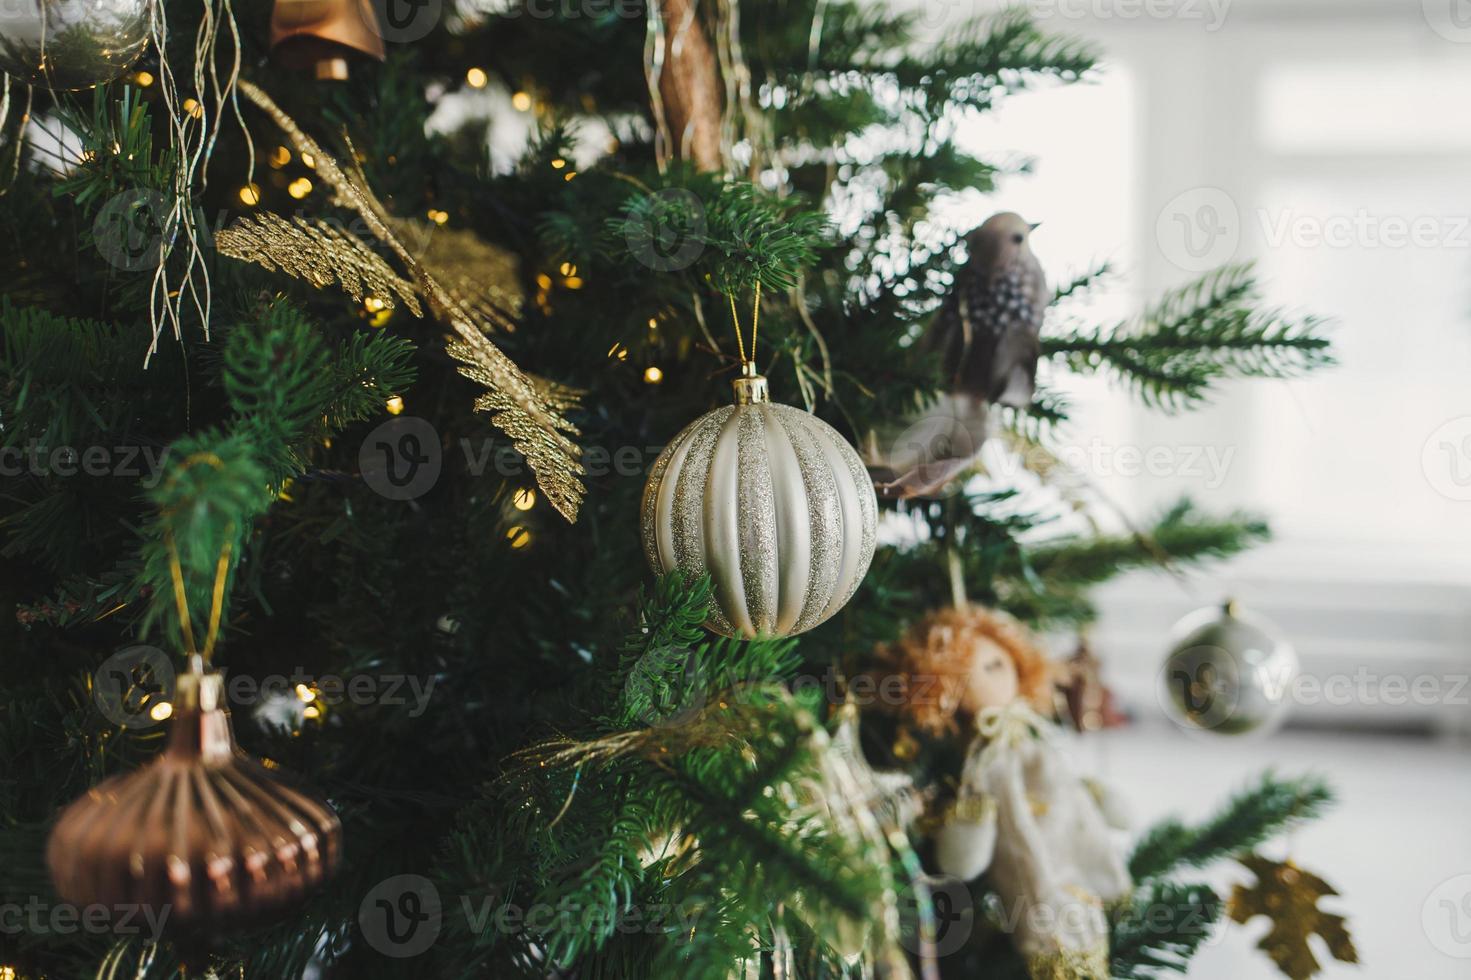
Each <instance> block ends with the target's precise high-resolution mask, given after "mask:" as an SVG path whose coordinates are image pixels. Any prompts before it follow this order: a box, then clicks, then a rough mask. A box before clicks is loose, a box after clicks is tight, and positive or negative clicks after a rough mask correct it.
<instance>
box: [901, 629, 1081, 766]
mask: <svg viewBox="0 0 1471 980" xmlns="http://www.w3.org/2000/svg"><path fill="white" fill-rule="evenodd" d="M980 639H985V640H990V641H991V642H992V643H995V644H996V645H997V646H999V647H1000V648H1001V649H1002V650H1004V651H1006V653H1007V655H1008V656H1010V657H1011V659H1012V662H1013V663H1015V664H1016V673H1017V680H1018V686H1019V690H1020V696H1021V697H1023V698H1025V699H1027V700H1028V701H1030V702H1031V703H1032V705H1033V706H1034V707H1036V708H1038V709H1039V710H1042V711H1044V712H1045V711H1050V710H1051V708H1052V703H1051V698H1052V679H1053V675H1052V667H1051V665H1050V664H1049V663H1048V660H1047V657H1046V654H1044V653H1043V651H1042V648H1041V647H1040V646H1038V644H1037V641H1036V640H1034V639H1033V638H1032V636H1031V634H1030V633H1028V632H1027V631H1026V629H1025V628H1024V627H1023V626H1022V625H1021V624H1020V623H1018V622H1017V621H1016V620H1014V619H1012V618H1011V617H1010V616H1007V615H1006V614H1005V613H1000V612H996V611H995V610H992V609H986V608H984V607H981V606H968V607H966V608H964V609H953V608H952V609H941V610H937V611H935V612H932V613H929V614H928V615H926V616H925V617H924V618H923V619H921V620H919V621H918V622H917V623H915V624H914V625H913V626H911V627H910V628H909V629H908V630H907V631H905V633H904V635H903V636H902V637H900V638H899V641H898V642H897V643H892V644H888V643H886V644H881V645H880V646H879V647H878V649H877V650H876V651H875V659H876V662H877V665H876V668H875V670H874V671H873V673H874V675H875V678H876V680H878V682H879V689H880V690H886V691H889V692H894V693H896V694H898V695H899V696H898V697H897V698H892V697H891V698H888V699H885V702H884V707H885V709H886V710H888V711H889V712H891V713H893V714H896V715H898V716H900V717H901V718H902V719H903V720H905V721H907V722H909V723H910V724H912V725H914V726H915V727H916V728H918V729H919V730H920V731H923V732H926V733H928V734H930V735H934V736H937V737H943V736H946V735H953V734H955V733H957V732H961V731H967V730H969V728H970V726H971V725H972V724H973V722H974V720H975V708H974V706H972V705H969V704H967V700H968V699H967V693H968V691H969V681H970V670H971V659H972V657H973V656H974V652H975V644H976V641H977V640H980Z"/></svg>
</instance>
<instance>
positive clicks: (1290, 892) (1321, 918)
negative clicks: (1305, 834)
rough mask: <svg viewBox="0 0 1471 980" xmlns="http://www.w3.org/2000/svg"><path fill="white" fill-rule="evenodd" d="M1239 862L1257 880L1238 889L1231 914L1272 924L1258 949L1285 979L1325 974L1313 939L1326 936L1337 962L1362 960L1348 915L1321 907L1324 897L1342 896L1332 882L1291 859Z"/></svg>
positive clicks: (1255, 858) (1250, 858) (1238, 918)
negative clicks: (1345, 917) (1346, 922)
mask: <svg viewBox="0 0 1471 980" xmlns="http://www.w3.org/2000/svg"><path fill="white" fill-rule="evenodd" d="M1239 860H1240V861H1241V863H1242V864H1243V865H1245V866H1246V868H1247V870H1249V871H1250V872H1251V873H1252V874H1254V875H1256V879H1257V881H1256V884H1254V885H1251V886H1247V885H1237V886H1236V888H1235V889H1234V890H1233V891H1232V893H1231V901H1230V904H1229V905H1228V906H1227V911H1228V912H1229V914H1230V916H1231V918H1232V919H1233V920H1234V921H1236V922H1240V923H1245V922H1247V921H1249V920H1250V919H1252V918H1253V917H1254V916H1258V915H1264V916H1266V917H1267V918H1268V919H1270V920H1271V922H1272V928H1271V929H1270V930H1269V931H1268V932H1267V934H1266V935H1265V936H1263V937H1262V941H1261V942H1259V943H1257V948H1258V949H1260V950H1261V951H1262V952H1264V953H1266V954H1267V955H1268V956H1269V957H1271V959H1272V962H1273V963H1275V964H1277V969H1279V970H1281V971H1282V974H1283V976H1286V977H1290V978H1291V980H1308V978H1309V977H1314V976H1317V975H1318V974H1319V973H1320V972H1322V969H1323V967H1322V965H1321V964H1320V963H1319V962H1318V960H1317V958H1316V957H1315V956H1313V951H1312V948H1311V947H1310V946H1309V945H1308V938H1309V937H1311V936H1313V935H1318V936H1321V937H1322V939H1323V942H1324V943H1325V944H1326V945H1327V947H1328V952H1329V953H1331V954H1332V955H1333V958H1334V959H1336V960H1339V961H1340V962H1343V963H1357V962H1358V961H1359V954H1358V951H1357V950H1356V949H1354V942H1353V938H1352V937H1350V936H1349V934H1348V928H1347V927H1346V926H1345V925H1344V921H1343V916H1341V915H1333V914H1332V913H1330V912H1323V911H1321V910H1319V908H1318V900H1319V899H1322V898H1326V897H1328V896H1330V895H1337V894H1338V892H1336V891H1334V890H1333V888H1332V887H1331V886H1330V885H1329V884H1328V883H1327V882H1326V881H1324V880H1323V879H1322V878H1319V877H1318V876H1317V875H1314V874H1309V873H1308V872H1306V871H1304V870H1302V869H1301V868H1299V867H1298V866H1297V865H1295V864H1293V863H1292V862H1291V861H1281V862H1278V861H1270V860H1268V859H1267V858H1264V857H1261V856H1259V855H1256V854H1251V855H1248V856H1246V857H1244V858H1240V859H1239Z"/></svg>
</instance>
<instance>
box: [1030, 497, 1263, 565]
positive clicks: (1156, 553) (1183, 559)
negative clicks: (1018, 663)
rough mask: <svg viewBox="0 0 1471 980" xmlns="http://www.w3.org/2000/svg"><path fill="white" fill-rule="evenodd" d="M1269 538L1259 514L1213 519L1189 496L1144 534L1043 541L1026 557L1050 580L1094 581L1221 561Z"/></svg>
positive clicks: (1234, 515) (1232, 515) (1233, 515)
mask: <svg viewBox="0 0 1471 980" xmlns="http://www.w3.org/2000/svg"><path fill="white" fill-rule="evenodd" d="M1270 537H1271V531H1270V530H1269V528H1268V527H1267V524H1266V522H1265V521H1263V520H1262V519H1261V518H1258V517H1255V516H1252V515H1248V514H1231V515H1227V516H1226V517H1223V518H1212V517H1209V516H1206V515H1203V514H1201V513H1200V512H1199V511H1197V510H1196V509H1195V506H1194V504H1192V503H1191V502H1190V501H1189V500H1188V499H1186V500H1181V501H1180V502H1179V503H1177V504H1176V505H1175V506H1174V507H1172V508H1170V510H1169V511H1167V512H1166V513H1165V514H1164V515H1163V516H1162V517H1161V518H1160V519H1159V520H1158V521H1157V522H1156V523H1155V525H1154V526H1153V527H1152V528H1150V529H1149V530H1148V531H1146V532H1141V533H1138V534H1126V535H1116V536H1107V535H1099V536H1096V537H1089V538H1081V539H1075V540H1069V541H1063V542H1058V543H1053V544H1046V545H1041V546H1039V547H1037V548H1033V549H1030V550H1028V551H1027V552H1026V553H1025V555H1026V557H1025V560H1026V564H1027V566H1028V567H1029V568H1030V569H1031V571H1032V572H1033V573H1035V574H1036V575H1037V576H1039V577H1040V578H1041V579H1043V580H1044V581H1046V582H1048V583H1049V584H1055V585H1060V586H1080V585H1096V584H1098V583H1099V582H1104V581H1107V580H1108V579H1110V578H1113V577H1115V576H1117V575H1120V574H1123V573H1124V572H1126V571H1129V570H1130V569H1134V568H1141V567H1145V568H1147V567H1150V566H1159V565H1163V564H1165V563H1170V564H1173V565H1177V566H1186V565H1194V564H1200V563H1203V562H1207V561H1219V560H1221V559H1224V558H1229V557H1231V556H1232V555H1235V554H1239V553H1240V552H1242V551H1245V550H1246V549H1247V548H1249V547H1251V546H1253V545H1255V544H1258V543H1260V542H1262V541H1266V540H1268V539H1269V538H1270Z"/></svg>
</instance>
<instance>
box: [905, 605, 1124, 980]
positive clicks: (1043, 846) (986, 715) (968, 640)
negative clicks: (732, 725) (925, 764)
mask: <svg viewBox="0 0 1471 980" xmlns="http://www.w3.org/2000/svg"><path fill="white" fill-rule="evenodd" d="M880 658H881V660H882V661H884V662H885V663H884V666H885V667H886V668H887V669H888V670H889V671H890V672H891V673H892V676H894V677H896V678H898V679H899V680H900V682H901V685H900V686H901V687H902V688H903V689H904V693H905V696H904V698H903V699H902V700H901V703H902V708H901V713H902V714H903V715H904V716H905V718H904V719H903V720H904V722H905V723H906V724H908V725H911V726H913V727H914V728H915V729H917V730H918V731H919V732H920V733H921V734H922V735H926V736H929V737H932V738H941V739H946V740H949V739H951V738H960V739H965V740H968V745H967V748H966V752H965V756H964V760H965V761H964V764H963V766H962V767H961V771H960V774H959V784H958V787H957V788H956V792H955V798H954V800H953V801H952V802H950V803H949V804H948V805H946V806H944V807H943V808H942V809H941V811H940V814H939V818H938V820H937V821H935V823H937V824H938V829H937V830H935V831H934V848H935V861H936V863H937V864H938V865H939V868H940V870H941V871H943V872H945V873H946V874H949V875H953V876H955V877H957V878H960V879H962V880H964V881H970V880H972V879H974V878H976V877H978V876H979V875H981V874H982V873H988V874H989V882H990V884H991V886H992V887H993V888H994V890H995V892H996V895H997V897H998V898H999V899H1000V903H1001V908H1000V912H1001V918H1002V925H1003V927H1004V928H1005V929H1007V930H1008V931H1009V932H1011V934H1012V939H1013V941H1014V943H1015V945H1016V948H1017V950H1018V952H1020V953H1021V955H1022V957H1023V958H1024V959H1025V960H1026V963H1027V969H1028V972H1029V973H1030V975H1031V977H1032V978H1033V980H1106V978H1107V977H1108V976H1109V969H1108V921H1107V917H1106V915H1105V910H1104V909H1105V905H1106V904H1107V903H1109V902H1112V901H1114V900H1116V899H1119V898H1122V897H1124V896H1125V895H1126V894H1127V893H1128V891H1129V889H1130V880H1129V875H1128V872H1127V870H1126V869H1125V867H1124V863H1123V860H1122V858H1121V856H1120V854H1119V852H1118V850H1117V849H1116V848H1115V846H1114V844H1113V842H1112V841H1111V840H1110V825H1111V821H1110V820H1109V819H1107V818H1106V817H1105V812H1108V813H1110V815H1116V814H1117V810H1118V808H1117V807H1112V806H1105V805H1104V802H1105V801H1104V800H1103V797H1102V793H1101V791H1100V788H1099V787H1098V786H1097V785H1096V784H1092V785H1090V784H1089V783H1087V782H1085V781H1084V780H1082V779H1080V778H1078V776H1077V775H1076V774H1075V773H1074V772H1073V770H1072V768H1071V766H1070V765H1069V761H1068V759H1067V757H1066V754H1065V752H1064V749H1063V746H1062V744H1061V739H1060V733H1059V730H1058V729H1057V726H1055V725H1054V724H1053V723H1052V722H1051V721H1049V720H1047V719H1046V718H1044V717H1042V715H1041V714H1039V713H1038V711H1037V707H1045V706H1046V705H1047V703H1048V699H1049V698H1050V694H1051V683H1050V677H1049V671H1048V666H1047V661H1046V659H1045V657H1044V656H1043V654H1042V652H1041V650H1040V649H1039V648H1038V646H1037V645H1036V643H1035V642H1034V641H1033V640H1032V639H1031V637H1030V636H1028V635H1027V633H1026V632H1025V631H1024V630H1023V629H1022V627H1021V626H1020V625H1019V624H1017V623H1016V622H1014V621H1013V620H1011V619H1009V618H1008V617H1005V616H1003V615H1002V614H1000V613H996V612H993V611H991V610H987V609H984V608H980V607H974V606H972V607H967V608H964V609H947V610H943V611H940V612H936V613H932V614H930V615H929V616H927V617H926V618H925V619H923V620H921V621H920V622H919V623H917V624H916V625H915V626H914V627H912V628H911V629H910V630H909V632H908V633H906V634H905V636H904V637H903V638H902V639H901V640H900V641H899V643H898V644H896V645H895V646H893V647H890V648H885V649H883V650H881V651H880ZM1120 822H1121V821H1118V820H1115V821H1112V823H1113V825H1114V826H1117V825H1118V823H1120Z"/></svg>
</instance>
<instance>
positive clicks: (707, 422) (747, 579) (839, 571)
mask: <svg viewBox="0 0 1471 980" xmlns="http://www.w3.org/2000/svg"><path fill="white" fill-rule="evenodd" d="M735 395H736V404H735V405H734V406H729V407H726V408H718V409H716V410H715V411H713V412H709V413H707V414H705V415H703V416H701V417H700V418H699V419H697V420H696V421H695V422H694V423H693V424H692V425H690V426H689V427H688V428H686V429H685V430H684V431H683V432H681V433H680V434H679V435H678V436H676V437H675V438H674V440H673V441H672V442H671V443H670V444H669V445H668V446H667V447H666V448H665V450H664V452H663V453H661V454H660V456H659V458H658V460H657V461H655V463H654V468H653V470H652V471H651V472H650V474H649V481H648V483H647V484H646V485H645V487H644V497H643V509H642V522H641V523H642V528H643V541H644V551H645V553H646V555H647V557H648V559H649V564H650V565H651V566H653V568H654V571H655V572H669V571H673V570H675V569H679V570H680V571H682V572H683V573H684V574H685V576H686V578H699V577H701V576H704V575H706V574H708V575H710V577H711V580H712V583H713V586H714V588H713V590H712V595H711V600H710V618H709V620H708V622H707V624H706V625H708V626H709V627H710V628H711V629H713V630H715V631H716V632H718V633H723V634H724V635H726V636H743V637H754V636H757V635H761V636H793V635H795V634H797V633H802V632H805V631H806V630H810V629H812V628H813V627H814V626H816V625H818V624H819V623H821V622H823V621H824V620H826V619H828V618H829V617H831V616H832V615H833V614H834V613H836V612H837V611H838V610H839V609H841V608H843V606H844V605H846V604H847V602H848V600H849V599H851V598H852V597H853V593H854V592H856V591H857V589H858V585H859V583H860V582H862V581H863V576H864V574H865V573H866V572H867V571H868V565H869V562H870V561H872V560H873V551H874V543H875V536H876V532H877V525H878V499H877V497H876V496H875V495H874V491H873V484H872V483H871V482H870V480H869V478H868V474H867V472H866V471H865V470H864V468H863V461H862V460H861V459H859V457H858V453H857V452H856V451H855V450H854V449H853V447H852V446H850V445H849V444H848V443H847V441H846V440H844V439H843V437H842V436H841V435H839V434H838V433H837V431H836V430H834V429H833V427H832V426H830V425H828V424H827V423H826V422H823V421H822V420H821V419H819V418H817V417H816V416H814V415H812V414H811V413H809V412H804V411H802V410H801V409H799V408H793V407H791V406H789V405H778V404H774V403H773V402H772V401H771V399H770V395H769V394H768V389H767V384H766V379H765V378H763V377H760V376H759V375H756V374H755V372H754V368H752V367H751V365H750V363H749V362H747V372H746V375H745V376H744V377H741V378H739V379H737V380H736V382H735Z"/></svg>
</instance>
